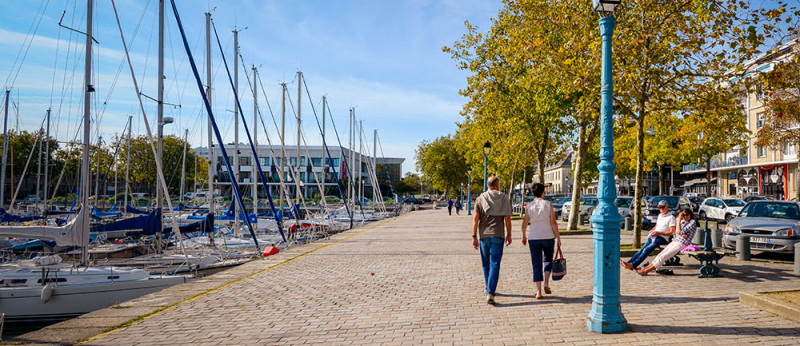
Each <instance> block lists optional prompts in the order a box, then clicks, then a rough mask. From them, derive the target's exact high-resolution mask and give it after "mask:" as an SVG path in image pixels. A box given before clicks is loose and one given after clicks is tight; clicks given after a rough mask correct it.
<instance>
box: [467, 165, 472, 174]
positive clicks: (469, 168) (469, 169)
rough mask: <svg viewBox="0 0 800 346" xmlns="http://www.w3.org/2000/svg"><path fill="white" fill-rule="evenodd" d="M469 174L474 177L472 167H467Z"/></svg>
mask: <svg viewBox="0 0 800 346" xmlns="http://www.w3.org/2000/svg"><path fill="white" fill-rule="evenodd" d="M467 174H469V175H472V167H467Z"/></svg>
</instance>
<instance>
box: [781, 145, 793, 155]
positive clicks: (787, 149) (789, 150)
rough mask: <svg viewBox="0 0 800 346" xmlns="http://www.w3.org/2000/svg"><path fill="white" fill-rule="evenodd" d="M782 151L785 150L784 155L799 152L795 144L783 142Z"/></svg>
mask: <svg viewBox="0 0 800 346" xmlns="http://www.w3.org/2000/svg"><path fill="white" fill-rule="evenodd" d="M781 151H783V155H794V154H796V153H797V147H796V146H795V145H794V144H789V143H783V144H782V145H781Z"/></svg>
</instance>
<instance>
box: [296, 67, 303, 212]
mask: <svg viewBox="0 0 800 346" xmlns="http://www.w3.org/2000/svg"><path fill="white" fill-rule="evenodd" d="M302 85H303V72H300V71H297V169H296V170H295V172H297V176H296V177H295V178H296V179H295V185H296V188H297V194H296V195H295V197H296V202H295V203H296V204H297V205H300V201H301V198H303V193H302V191H301V190H300V183H301V181H300V180H301V179H300V178H301V177H302V175H300V126H301V124H300V104H301V102H300V95H301V93H300V88H301V87H302Z"/></svg>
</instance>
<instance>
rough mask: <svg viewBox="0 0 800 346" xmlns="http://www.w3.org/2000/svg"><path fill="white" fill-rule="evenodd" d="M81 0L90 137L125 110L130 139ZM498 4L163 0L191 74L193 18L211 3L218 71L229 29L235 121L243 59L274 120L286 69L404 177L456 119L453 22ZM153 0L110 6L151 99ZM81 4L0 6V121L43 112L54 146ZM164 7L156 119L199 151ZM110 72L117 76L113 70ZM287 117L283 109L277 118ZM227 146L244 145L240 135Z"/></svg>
mask: <svg viewBox="0 0 800 346" xmlns="http://www.w3.org/2000/svg"><path fill="white" fill-rule="evenodd" d="M95 5H96V6H95V8H96V9H95V18H96V19H95V22H94V23H95V24H94V27H95V35H94V37H95V38H96V39H97V40H98V41H99V42H100V44H99V45H96V46H95V50H94V54H95V59H94V63H95V74H94V84H95V87H96V89H97V92H96V93H95V94H94V96H95V98H96V101H95V102H94V103H93V107H94V111H93V114H94V117H95V122H96V124H94V125H93V126H94V129H93V141H94V140H96V139H94V138H96V136H97V135H102V136H103V137H104V140H105V141H109V140H113V137H114V136H116V135H117V134H120V133H121V132H122V130H123V128H124V127H125V123H126V121H127V119H128V115H134V120H133V127H132V128H133V132H134V134H145V128H144V125H143V123H142V117H141V115H140V114H139V111H138V104H137V102H138V101H137V100H136V95H135V91H134V89H133V84H132V82H131V79H130V74H129V73H128V69H127V65H122V67H123V68H122V69H121V70H120V69H119V68H120V66H121V65H120V64H121V63H122V62H123V60H122V59H123V58H124V55H123V49H122V44H121V41H120V38H119V33H118V29H117V25H116V22H115V20H114V13H113V10H112V7H111V2H110V1H108V0H96V1H95ZM501 5H502V4H501V2H500V1H499V0H493V1H490V0H465V1H462V0H410V1H374V0H373V1H367V0H362V1H248V0H244V1H235V2H231V1H185V0H178V1H177V6H178V10H179V11H180V15H181V19H182V21H183V24H184V29H185V30H186V32H187V36H188V39H189V42H190V45H191V48H192V51H193V53H194V55H195V60H196V62H197V63H198V65H200V66H199V68H200V70H201V71H200V73H201V76H202V77H203V78H205V72H204V70H205V42H204V38H205V28H204V21H205V18H204V13H205V12H207V11H208V10H209V9H214V10H213V12H212V16H213V18H214V22H215V24H216V27H217V31H218V33H219V35H220V40H221V43H222V46H223V48H224V50H225V54H226V58H227V59H228V64H229V65H231V68H233V66H232V64H233V61H232V59H233V43H232V41H233V35H232V33H231V30H233V29H234V28H239V29H240V30H242V31H241V33H240V34H239V46H240V48H241V50H240V53H241V55H242V57H243V58H244V60H245V64H246V65H247V66H246V68H244V67H242V66H240V68H241V69H240V72H239V86H240V93H241V94H242V95H241V96H240V97H241V103H242V107H243V109H244V112H245V114H247V119H248V123H252V118H253V115H252V114H253V100H252V92H251V91H250V89H249V87H248V86H247V79H246V78H245V76H244V74H245V73H247V74H252V72H251V65H252V64H255V65H256V67H257V68H258V70H259V74H260V76H261V80H262V81H263V83H264V87H265V88H266V96H267V98H268V100H269V102H270V104H271V106H272V108H273V111H274V112H275V115H276V117H277V120H278V122H279V121H280V114H279V112H280V96H281V90H280V85H279V84H280V83H281V82H286V83H287V84H288V88H289V90H290V98H291V99H292V101H296V98H297V81H296V78H295V74H296V72H297V71H298V70H300V71H302V72H303V73H304V75H305V79H306V81H307V83H308V87H309V90H310V93H311V96H312V100H311V101H312V102H313V104H314V106H315V107H316V110H317V112H318V113H320V114H319V115H320V116H321V109H320V100H321V98H322V96H323V95H327V97H328V101H329V104H330V108H331V111H332V113H333V117H334V121H335V122H336V126H337V128H338V131H339V135H340V136H341V140H342V142H343V144H344V145H345V146H346V145H347V144H346V142H347V131H348V130H347V129H348V109H349V108H350V107H356V116H357V117H358V119H359V120H363V124H364V132H365V133H366V136H367V137H368V142H369V143H370V149H369V150H372V149H371V143H372V131H373V130H378V136H379V138H380V141H381V143H382V146H383V152H384V154H385V156H391V157H404V158H406V163H405V164H404V166H403V170H404V171H414V170H415V168H414V160H413V155H414V148H415V147H416V146H417V144H419V142H420V141H421V140H423V139H433V138H436V137H438V136H441V135H445V134H448V133H453V132H454V131H455V129H456V125H455V122H456V121H459V120H460V119H461V116H460V115H459V111H460V110H461V105H462V104H463V103H464V99H463V98H462V97H461V96H459V95H458V90H459V89H461V88H463V87H465V86H466V73H465V72H463V71H459V70H457V69H456V68H455V62H454V61H453V60H452V59H451V58H450V57H449V56H448V55H447V54H444V53H442V52H441V48H442V46H444V45H450V44H452V43H453V42H454V41H456V40H457V39H459V38H460V37H461V35H463V34H464V32H465V27H464V21H465V20H469V21H470V23H472V24H475V25H478V26H479V27H480V28H481V29H482V30H486V29H488V27H489V26H490V18H491V17H493V16H494V15H495V14H496V13H497V11H498V10H499V8H500V6H501ZM156 6H157V0H149V1H148V0H137V1H133V0H117V8H118V10H119V11H120V20H121V22H122V28H123V31H124V34H125V38H126V40H127V41H128V43H129V45H130V46H131V53H132V60H133V62H134V68H135V70H136V76H137V79H138V82H139V85H140V87H141V88H142V92H143V93H144V94H146V95H149V96H155V89H156V67H157V42H158V41H157V28H158V26H157V9H156ZM45 7H46V9H45ZM85 10H86V1H85V0H77V1H76V0H68V1H55V0H31V1H4V2H0V13H3V20H2V21H0V78H2V79H3V80H4V86H6V87H8V86H12V101H13V104H12V107H11V110H10V114H9V127H10V128H14V127H15V126H16V123H17V119H18V121H19V128H20V129H22V130H28V131H32V130H35V129H37V128H38V127H39V126H40V124H41V122H42V120H43V119H44V114H45V111H46V109H47V108H48V107H50V108H52V109H53V111H52V112H53V113H52V125H51V126H52V127H51V132H52V134H53V135H55V136H57V137H58V138H59V139H60V140H70V139H72V138H73V137H74V135H75V133H76V131H77V127H76V126H77V123H78V121H79V118H80V117H81V114H82V105H83V100H82V97H83V94H82V92H81V85H82V81H83V50H84V38H83V37H81V35H79V34H75V33H73V32H70V31H68V30H66V29H63V28H60V27H59V26H58V24H57V23H58V21H59V18H60V17H61V15H62V13H64V19H63V22H62V23H63V24H64V25H66V26H70V27H73V28H76V29H78V30H81V31H83V30H85ZM167 10H168V11H167V18H166V25H167V34H166V39H165V40H166V41H167V43H166V48H165V50H166V54H165V55H166V63H165V70H166V72H165V76H166V80H165V101H166V102H168V103H173V104H180V105H181V106H180V107H165V114H166V115H167V116H172V117H174V118H175V123H174V124H172V125H167V126H166V127H165V133H166V134H179V135H182V134H183V131H184V129H189V132H190V134H189V140H190V141H191V142H192V144H194V145H197V146H199V145H203V146H205V145H206V144H205V141H206V139H205V136H206V135H205V133H206V129H205V126H206V125H205V124H206V118H205V115H201V106H202V104H201V102H202V101H201V99H200V97H199V91H198V90H197V87H196V84H195V81H194V78H193V77H192V76H191V70H190V68H189V63H188V59H186V54H185V52H184V50H183V45H182V43H181V41H180V33H179V31H178V28H177V25H176V23H175V19H174V16H173V15H172V12H171V8H170V6H169V2H167ZM42 14H43V16H42ZM40 16H41V17H40ZM40 18H41V21H40V20H39V19H40ZM140 18H141V24H140V27H139V29H138V32H136V37H135V38H134V32H135V31H136V27H137V23H139V21H140ZM37 23H38V28H37ZM245 28H246V29H245ZM34 30H35V31H36V35H35V36H33V35H32V33H33V31H34ZM29 32H30V33H31V35H28V33H29ZM213 40H214V38H213V33H212V41H213ZM131 42H132V43H131ZM28 43H30V44H28ZM28 47H30V48H28ZM26 50H27V55H26V56H25V59H24V62H23V63H22V64H20V62H21V61H22V55H25V54H26ZM212 50H213V53H212V54H213V57H212V60H213V65H212V73H213V74H214V80H213V85H214V93H213V94H214V96H213V98H212V103H213V109H214V113H215V115H216V116H217V119H218V120H217V121H218V123H219V124H220V128H221V131H222V132H223V137H224V139H225V141H226V142H232V141H233V139H234V130H233V128H234V126H233V113H232V112H231V110H233V109H234V107H235V104H234V99H233V94H232V92H231V91H230V87H229V84H228V80H227V75H226V73H225V71H224V66H223V65H222V59H221V58H220V54H219V50H218V48H217V47H216V42H212ZM15 61H16V63H15ZM117 71H121V73H120V74H119V77H116V75H117ZM15 76H16V78H15ZM115 77H116V78H115ZM115 80H116V82H114V81H115ZM112 86H113V92H112V91H111V89H112ZM302 98H303V100H302V102H303V103H302V106H301V107H302V115H303V122H304V123H303V130H304V133H305V137H306V138H305V139H306V141H307V143H308V144H319V143H321V139H320V136H319V130H318V129H317V125H316V121H315V120H314V118H313V113H312V111H311V107H310V106H311V103H310V102H309V100H308V99H307V96H306V94H305V91H304V92H303V95H302ZM104 103H105V106H104ZM259 103H260V104H261V105H262V112H263V115H264V121H266V126H267V130H268V133H269V135H270V138H271V139H272V140H273V141H274V142H277V141H278V138H277V136H276V135H275V134H276V131H275V127H274V126H273V125H272V119H271V118H270V114H269V111H268V110H267V108H266V107H265V100H264V98H263V96H260V99H259ZM145 104H146V112H147V116H148V118H149V119H150V121H151V125H152V122H153V121H154V119H155V117H156V107H155V104H154V102H152V101H149V100H145ZM14 105H16V107H15V106H14ZM17 108H18V109H19V117H18V118H17V116H16V109H17ZM289 109H291V108H289ZM287 119H294V116H293V115H292V114H291V113H288V114H287ZM250 126H251V127H252V124H250ZM287 133H288V135H287V138H286V140H287V141H288V142H290V143H292V142H296V137H295V135H294V133H296V125H295V123H294V122H291V123H287ZM329 136H330V135H329ZM259 137H260V140H259V142H260V143H262V144H263V143H266V140H265V137H264V134H263V131H259ZM329 139H330V140H333V138H332V137H329ZM240 141H241V142H245V141H246V139H245V135H244V132H243V130H240ZM379 150H380V149H379ZM379 154H380V152H379Z"/></svg>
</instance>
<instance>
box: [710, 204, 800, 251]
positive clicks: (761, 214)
mask: <svg viewBox="0 0 800 346" xmlns="http://www.w3.org/2000/svg"><path fill="white" fill-rule="evenodd" d="M798 231H800V207H798V204H797V203H795V202H788V201H767V200H756V201H752V202H749V203H747V204H746V205H745V206H744V208H742V210H741V212H739V215H738V216H737V217H735V218H733V220H731V221H730V222H728V225H727V226H726V227H725V232H724V235H723V237H722V245H723V246H724V247H725V248H728V249H735V248H736V236H737V235H739V234H748V235H750V249H752V250H758V251H768V252H779V253H794V244H795V243H798V242H800V236H798Z"/></svg>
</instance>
